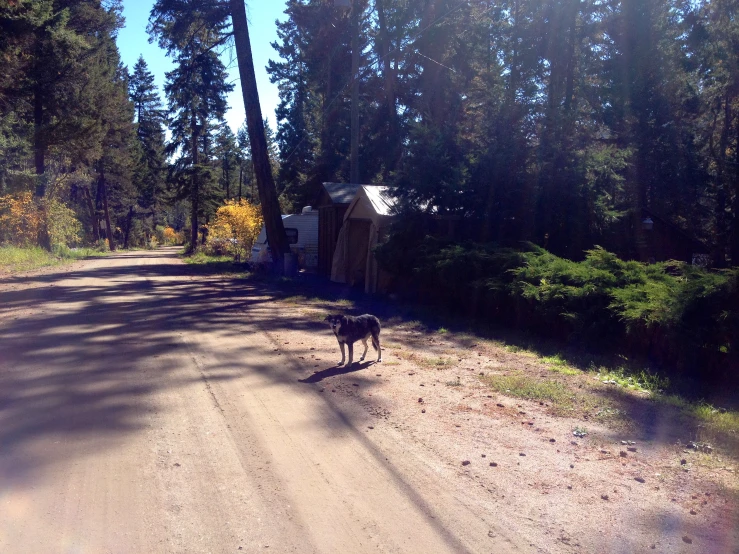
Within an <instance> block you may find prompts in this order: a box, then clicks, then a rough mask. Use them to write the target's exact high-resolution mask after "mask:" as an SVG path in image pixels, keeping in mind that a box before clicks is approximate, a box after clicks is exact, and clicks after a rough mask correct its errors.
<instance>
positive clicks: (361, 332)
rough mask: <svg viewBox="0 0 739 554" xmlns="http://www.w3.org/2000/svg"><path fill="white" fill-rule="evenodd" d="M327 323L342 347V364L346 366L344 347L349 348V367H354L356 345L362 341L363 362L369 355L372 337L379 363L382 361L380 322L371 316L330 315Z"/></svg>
mask: <svg viewBox="0 0 739 554" xmlns="http://www.w3.org/2000/svg"><path fill="white" fill-rule="evenodd" d="M326 321H328V322H329V323H330V324H331V329H332V330H333V332H334V335H336V340H338V341H339V346H340V347H341V362H340V363H339V364H338V365H340V366H341V365H344V360H345V355H344V345H345V344H346V345H347V346H348V347H349V361H348V362H347V366H350V365H352V361H353V358H354V343H355V342H357V341H358V340H361V341H362V342H363V343H364V353H363V354H362V357H361V358H359V361H360V362H361V361H363V360H364V357H365V356H366V355H367V339H368V338H370V337H372V346H373V347H374V349H375V350H377V361H378V362H381V361H382V348H381V347H380V320H379V319H377V318H376V317H375V316H373V315H370V314H364V315H360V316H357V317H352V316H347V315H329V316H326Z"/></svg>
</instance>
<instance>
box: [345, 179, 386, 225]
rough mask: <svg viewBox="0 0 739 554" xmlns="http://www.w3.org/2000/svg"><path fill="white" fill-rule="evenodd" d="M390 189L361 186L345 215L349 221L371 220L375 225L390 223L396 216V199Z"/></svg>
mask: <svg viewBox="0 0 739 554" xmlns="http://www.w3.org/2000/svg"><path fill="white" fill-rule="evenodd" d="M389 191H390V187H386V186H375V185H361V186H360V187H359V190H357V194H356V195H355V196H354V200H352V203H351V204H350V205H349V207H348V208H347V210H346V213H345V214H344V221H346V220H347V219H369V220H371V221H374V222H375V224H378V225H379V224H380V222H381V221H388V220H390V219H391V218H392V216H393V215H394V207H395V199H394V198H393V197H392V196H390V194H389Z"/></svg>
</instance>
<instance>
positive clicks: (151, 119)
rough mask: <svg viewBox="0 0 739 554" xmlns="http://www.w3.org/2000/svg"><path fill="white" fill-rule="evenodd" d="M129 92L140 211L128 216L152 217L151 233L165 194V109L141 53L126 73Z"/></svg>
mask: <svg viewBox="0 0 739 554" xmlns="http://www.w3.org/2000/svg"><path fill="white" fill-rule="evenodd" d="M129 95H130V97H131V101H132V102H133V106H134V113H135V117H136V135H137V137H138V141H139V144H140V152H139V163H138V167H137V177H136V179H137V184H138V188H139V197H138V207H139V208H140V209H141V210H142V213H140V214H139V213H135V212H134V211H132V212H131V213H130V218H129V219H131V218H133V217H137V216H149V217H151V225H150V228H149V229H148V232H149V234H151V233H152V232H153V231H154V227H155V226H156V225H157V223H158V222H159V218H160V215H159V214H160V211H161V204H162V202H163V196H164V194H165V181H166V165H167V163H166V159H165V153H164V150H165V133H164V124H165V111H164V109H163V107H162V104H161V100H160V97H159V92H158V90H157V87H156V85H155V84H154V75H152V73H151V72H150V71H149V69H148V66H147V64H146V61H145V60H144V58H143V57H139V59H138V60H137V62H136V65H135V66H134V70H133V73H132V74H131V75H130V76H129ZM130 226H131V223H130V221H129V223H128V224H127V226H126V229H130ZM126 236H128V233H127V234H126ZM126 242H127V241H126Z"/></svg>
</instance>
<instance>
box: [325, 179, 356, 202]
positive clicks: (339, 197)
mask: <svg viewBox="0 0 739 554" xmlns="http://www.w3.org/2000/svg"><path fill="white" fill-rule="evenodd" d="M360 186H362V185H355V184H351V183H323V188H324V189H326V192H327V193H328V195H329V197H330V198H331V202H333V203H334V204H350V203H351V201H352V199H353V198H354V196H355V195H356V194H357V191H358V190H359V187H360Z"/></svg>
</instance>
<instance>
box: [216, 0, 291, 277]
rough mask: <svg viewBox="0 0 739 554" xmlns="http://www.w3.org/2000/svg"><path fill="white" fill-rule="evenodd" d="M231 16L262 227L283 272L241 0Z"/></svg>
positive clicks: (283, 243)
mask: <svg viewBox="0 0 739 554" xmlns="http://www.w3.org/2000/svg"><path fill="white" fill-rule="evenodd" d="M229 2H230V6H231V18H232V22H233V32H234V42H235V44H236V57H237V59H238V62H239V76H240V77H241V92H242V94H243V97H244V110H245V111H246V126H247V129H248V131H249V143H250V146H251V154H252V161H253V163H254V173H255V174H256V175H255V176H256V181H257V188H258V189H259V200H260V202H261V204H262V215H263V216H264V227H265V230H266V231H267V242H268V243H269V247H270V249H271V250H272V259H273V262H274V267H275V269H276V270H277V271H278V272H279V273H282V267H283V254H287V253H289V252H290V245H289V244H288V242H287V236H286V235H285V227H284V225H283V224H282V215H281V214H280V204H279V201H278V199H277V189H276V188H275V183H274V179H273V178H272V166H271V165H270V163H269V153H268V151H267V138H266V136H265V134H264V120H263V119H262V109H261V106H260V105H259V92H258V91H257V80H256V77H255V75H254V60H253V59H252V53H251V43H250V41H249V28H248V26H247V22H246V9H245V7H244V0H229Z"/></svg>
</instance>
